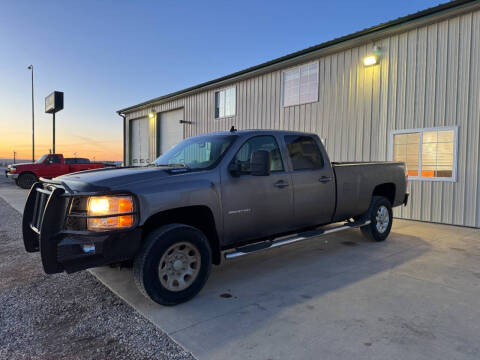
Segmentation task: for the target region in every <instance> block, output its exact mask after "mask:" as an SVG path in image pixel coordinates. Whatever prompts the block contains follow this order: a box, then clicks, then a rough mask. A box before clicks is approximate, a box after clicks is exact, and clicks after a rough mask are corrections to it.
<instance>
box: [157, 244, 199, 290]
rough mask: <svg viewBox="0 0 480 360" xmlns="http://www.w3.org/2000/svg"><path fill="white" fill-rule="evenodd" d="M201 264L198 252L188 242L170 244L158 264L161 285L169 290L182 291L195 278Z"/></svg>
mask: <svg viewBox="0 0 480 360" xmlns="http://www.w3.org/2000/svg"><path fill="white" fill-rule="evenodd" d="M200 266H201V257H200V252H199V251H198V249H197V247H196V246H195V245H193V244H191V243H189V242H179V243H176V244H173V245H172V246H170V247H169V248H168V249H167V251H165V253H164V254H163V256H162V258H161V259H160V263H159V265H158V276H159V278H160V282H161V283H162V285H163V286H164V287H165V288H166V289H168V290H170V291H182V290H185V289H186V288H188V287H189V286H190V285H191V284H192V283H193V282H194V281H195V279H196V278H197V276H198V273H199V271H200Z"/></svg>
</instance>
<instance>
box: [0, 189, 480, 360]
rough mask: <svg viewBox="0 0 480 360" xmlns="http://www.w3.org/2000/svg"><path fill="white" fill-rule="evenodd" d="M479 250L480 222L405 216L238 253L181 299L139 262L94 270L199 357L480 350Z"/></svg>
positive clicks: (411, 355)
mask: <svg viewBox="0 0 480 360" xmlns="http://www.w3.org/2000/svg"><path fill="white" fill-rule="evenodd" d="M19 191H20V192H21V191H22V190H19ZM25 194H26V193H25ZM0 196H2V197H3V198H5V199H6V200H7V201H9V200H8V199H12V200H11V201H13V202H15V201H16V202H20V199H21V193H10V192H9V191H3V189H2V186H1V184H0ZM23 196H25V195H23ZM21 208H22V210H23V206H22V207H21ZM479 259H480V230H478V229H468V228H459V227H452V226H445V225H435V224H426V223H419V222H413V221H402V220H396V221H395V223H394V227H393V231H392V234H391V236H390V237H389V239H388V240H387V241H386V242H384V243H371V242H368V241H365V240H364V239H363V238H362V237H361V236H360V233H359V231H357V230H350V231H346V232H343V233H339V234H332V235H330V236H328V237H324V238H317V239H312V240H310V241H308V242H305V243H300V244H295V245H292V246H290V247H285V248H281V249H274V250H271V251H266V252H264V253H259V254H255V255H252V256H250V257H245V258H240V259H236V260H232V261H230V262H228V263H225V264H223V265H221V266H219V267H215V268H214V269H213V271H212V275H211V277H210V279H209V281H208V282H207V285H206V286H205V288H204V289H203V291H202V292H201V293H200V294H199V295H198V296H197V297H196V298H194V299H193V300H191V301H190V302H188V303H186V304H182V305H179V306H176V307H162V306H159V305H157V304H155V303H153V302H151V301H150V300H148V299H146V298H144V297H143V296H142V295H141V294H140V293H139V292H138V290H137V289H136V287H135V284H134V281H133V277H132V273H131V271H130V270H129V269H110V268H98V269H93V270H91V273H92V274H94V275H95V276H96V277H97V278H99V279H100V280H101V281H102V282H103V283H104V284H105V285H106V286H107V287H109V288H110V289H111V290H112V291H113V292H115V293H116V294H117V295H119V296H120V297H122V298H123V299H125V300H126V302H127V303H129V304H130V305H132V306H133V307H134V308H135V309H136V310H138V311H139V312H140V313H142V314H143V315H144V316H145V317H146V318H147V319H149V320H150V321H151V322H152V323H154V324H155V325H157V326H158V327H159V328H161V329H162V330H164V331H165V332H167V333H168V334H169V335H170V336H171V337H172V338H173V339H174V340H176V341H178V342H179V343H180V344H181V345H182V346H183V347H184V348H185V349H186V350H188V351H191V352H192V353H193V354H194V355H195V356H196V357H198V358H199V359H225V358H228V359H312V358H322V359H336V360H338V359H352V358H355V359H386V358H388V359H429V360H430V359H432V358H434V359H477V358H478V353H479V352H480V345H479V344H478V333H479V332H480V265H479V264H480V262H479V261H478V260H479ZM225 294H228V296H230V295H231V297H225Z"/></svg>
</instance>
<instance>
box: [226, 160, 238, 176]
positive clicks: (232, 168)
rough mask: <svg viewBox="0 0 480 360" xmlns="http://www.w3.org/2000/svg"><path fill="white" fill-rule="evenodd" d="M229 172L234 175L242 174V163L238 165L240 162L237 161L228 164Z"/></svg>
mask: <svg viewBox="0 0 480 360" xmlns="http://www.w3.org/2000/svg"><path fill="white" fill-rule="evenodd" d="M228 172H229V173H230V174H231V175H232V176H234V177H238V176H240V173H241V171H240V165H238V163H236V162H231V163H230V164H229V165H228Z"/></svg>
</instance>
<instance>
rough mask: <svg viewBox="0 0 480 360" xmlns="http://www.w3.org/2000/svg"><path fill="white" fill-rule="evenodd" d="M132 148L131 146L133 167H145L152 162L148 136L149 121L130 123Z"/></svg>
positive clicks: (142, 120)
mask: <svg viewBox="0 0 480 360" xmlns="http://www.w3.org/2000/svg"><path fill="white" fill-rule="evenodd" d="M130 134H131V140H130V146H131V154H132V159H131V165H133V166H145V165H147V164H148V163H149V162H150V159H149V155H148V154H149V144H150V139H149V138H150V137H149V136H148V135H149V134H148V119H137V120H132V121H130Z"/></svg>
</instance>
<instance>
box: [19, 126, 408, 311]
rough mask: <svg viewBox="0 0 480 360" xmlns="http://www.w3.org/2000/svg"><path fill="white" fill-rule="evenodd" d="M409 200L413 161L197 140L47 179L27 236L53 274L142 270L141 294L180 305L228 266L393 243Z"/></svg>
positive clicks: (267, 136) (266, 140)
mask: <svg viewBox="0 0 480 360" xmlns="http://www.w3.org/2000/svg"><path fill="white" fill-rule="evenodd" d="M407 200H408V194H407V193H406V176H405V165H404V164H403V163H398V162H363V163H362V162H356V163H355V162H354V163H331V162H330V160H329V158H328V155H327V153H326V151H325V148H324V146H323V145H322V142H321V141H320V139H319V138H318V136H317V135H314V134H308V133H300V132H291V131H273V130H265V131H264V130H245V131H230V132H220V133H212V134H207V135H200V136H195V137H192V138H189V139H186V140H184V141H183V142H181V143H179V144H178V145H176V146H174V147H173V148H172V149H170V150H169V151H168V152H166V153H165V154H163V155H161V156H160V157H159V158H158V159H157V160H156V161H155V162H154V163H152V164H150V165H149V166H146V167H126V168H118V169H101V170H90V171H84V172H82V173H76V174H69V175H64V176H61V177H58V178H55V179H52V180H44V179H41V181H39V182H37V183H35V184H34V185H33V186H32V188H31V190H30V193H29V195H28V199H27V202H26V205H25V211H24V215H23V239H24V245H25V248H26V250H27V251H28V252H36V251H40V254H41V260H42V264H43V268H44V270H45V272H46V273H48V274H53V273H58V272H62V271H66V272H67V273H72V272H75V271H79V270H83V269H87V268H91V267H96V266H102V265H106V264H115V263H124V262H132V261H133V272H134V275H135V280H136V283H137V285H138V287H139V289H140V290H141V291H142V292H143V293H144V294H145V295H146V296H148V297H150V298H151V299H152V300H154V301H155V302H157V303H160V304H164V305H174V304H178V303H181V302H183V301H186V300H188V299H190V298H192V297H193V296H195V295H196V294H197V293H198V292H199V291H200V290H201V289H202V287H203V285H204V284H205V282H206V281H207V278H208V276H209V273H210V268H211V265H212V264H219V263H220V262H221V261H222V259H231V258H235V257H238V256H243V255H246V254H249V253H252V252H256V251H260V250H265V249H268V248H272V247H277V246H281V245H285V244H290V243H293V242H296V241H300V240H304V239H306V238H311V237H315V236H320V235H323V234H327V233H330V232H332V231H338V230H343V229H349V228H354V227H358V228H360V230H361V232H362V233H363V234H364V235H366V236H367V237H368V238H369V239H372V240H373V241H383V240H385V239H386V238H387V236H388V234H389V232H390V229H391V226H392V220H393V218H392V207H394V206H399V205H401V204H406V202H407ZM337 222H344V223H343V224H341V225H337V226H335V227H328V228H322V227H321V226H322V225H326V224H330V223H337Z"/></svg>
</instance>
